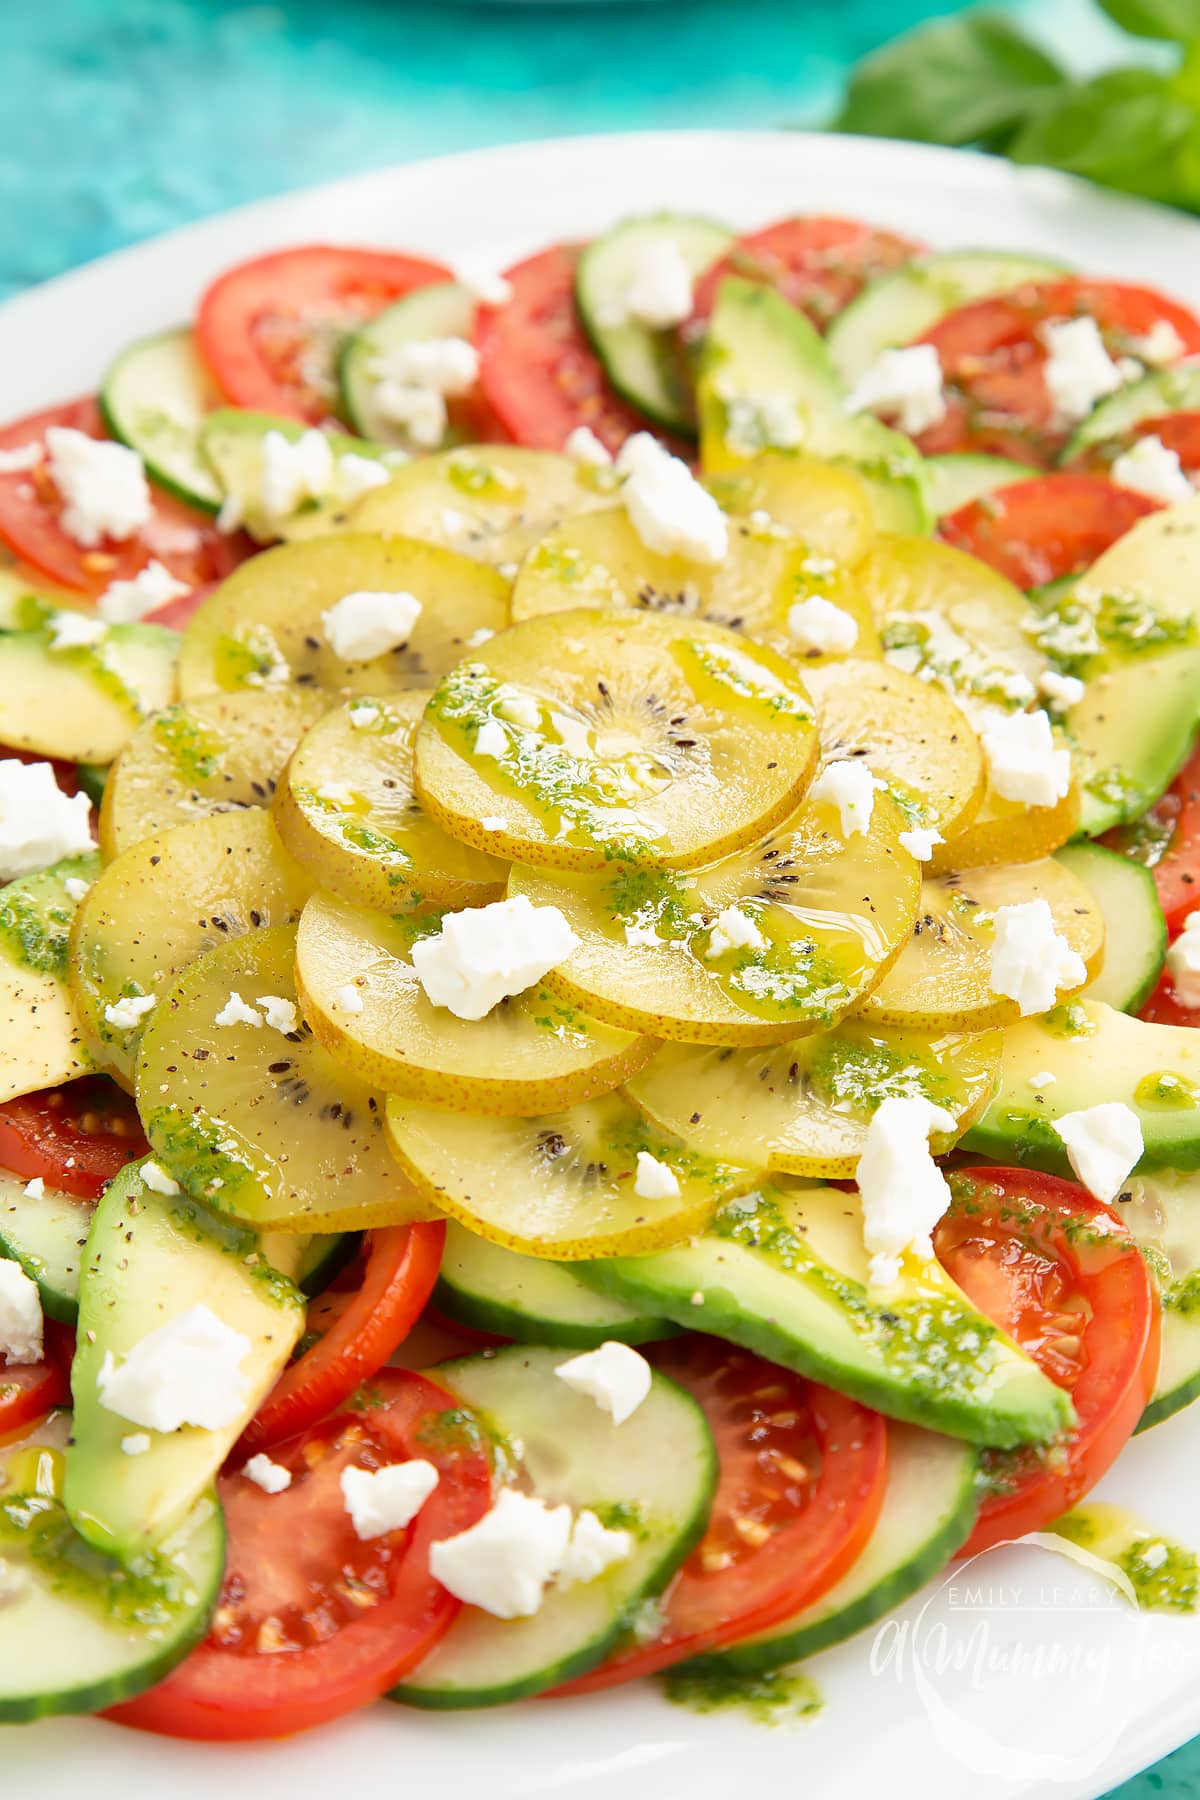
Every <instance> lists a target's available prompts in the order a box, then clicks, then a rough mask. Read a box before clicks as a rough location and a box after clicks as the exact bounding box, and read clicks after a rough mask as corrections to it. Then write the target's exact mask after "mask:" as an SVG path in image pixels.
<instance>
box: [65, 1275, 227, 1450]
mask: <svg viewBox="0 0 1200 1800" xmlns="http://www.w3.org/2000/svg"><path fill="white" fill-rule="evenodd" d="M250 1347H251V1346H250V1339H249V1338H248V1337H244V1336H243V1335H242V1333H241V1332H240V1331H234V1330H232V1328H231V1327H230V1326H228V1325H226V1324H225V1323H224V1322H223V1321H222V1320H221V1319H218V1317H217V1315H216V1314H215V1313H214V1312H213V1311H212V1310H211V1308H209V1307H207V1306H202V1305H201V1306H190V1307H188V1309H187V1311H186V1312H182V1313H179V1314H178V1315H177V1316H176V1317H175V1318H173V1319H168V1320H167V1322H166V1323H165V1324H164V1325H159V1326H157V1327H156V1329H155V1330H154V1331H150V1332H147V1334H146V1336H145V1337H143V1338H139V1339H138V1341H137V1343H135V1344H134V1345H133V1346H132V1348H131V1349H130V1350H129V1351H128V1352H127V1354H126V1355H125V1356H124V1357H123V1358H122V1359H121V1362H120V1363H119V1364H118V1363H117V1362H116V1360H115V1358H114V1357H113V1354H112V1351H111V1350H109V1351H107V1352H106V1353H105V1357H104V1361H103V1363H102V1364H101V1367H100V1373H99V1375H98V1377H97V1387H98V1389H99V1394H100V1404H101V1406H103V1407H105V1408H106V1409H107V1411H109V1412H111V1413H116V1414H117V1416H118V1417H119V1418H122V1419H128V1420H129V1421H130V1423H131V1424H134V1425H144V1426H145V1427H146V1428H147V1429H148V1430H150V1431H178V1430H179V1428H180V1427H181V1426H183V1425H196V1426H199V1427H200V1428H201V1429H202V1430H204V1431H219V1430H221V1429H222V1427H224V1426H226V1425H233V1424H236V1422H237V1420H238V1418H239V1417H240V1415H241V1412H242V1409H243V1405H244V1401H245V1396H246V1392H247V1387H248V1379H247V1377H246V1376H245V1375H244V1374H243V1373H242V1363H243V1362H244V1361H245V1359H246V1357H247V1356H249V1354H250Z"/></svg>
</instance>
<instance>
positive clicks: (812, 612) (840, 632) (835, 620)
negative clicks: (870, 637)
mask: <svg viewBox="0 0 1200 1800" xmlns="http://www.w3.org/2000/svg"><path fill="white" fill-rule="evenodd" d="M787 626H788V634H789V636H790V637H791V640H792V642H793V643H794V644H795V646H796V648H797V649H798V650H816V651H819V652H820V654H821V655H822V656H828V655H834V654H838V653H841V652H844V651H846V650H853V648H854V646H855V644H856V643H857V642H858V620H857V619H856V618H854V617H853V615H852V614H851V613H848V612H847V611H846V609H845V607H844V606H835V605H834V603H833V601H832V600H826V599H824V598H823V597H822V596H821V595H820V594H810V595H809V597H808V599H807V600H797V601H795V602H794V603H793V604H792V605H791V606H789V607H788V615H787Z"/></svg>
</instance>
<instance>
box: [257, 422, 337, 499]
mask: <svg viewBox="0 0 1200 1800" xmlns="http://www.w3.org/2000/svg"><path fill="white" fill-rule="evenodd" d="M334 476H335V469H334V461H333V450H332V448H331V446H330V443H329V439H328V438H327V437H326V436H325V433H324V432H323V431H318V430H317V429H316V427H315V426H313V427H310V428H309V430H308V431H302V432H301V434H300V436H299V437H298V438H288V437H285V436H284V434H283V432H282V431H268V432H267V434H266V436H265V437H264V438H263V442H262V476H261V479H260V481H259V496H260V498H261V500H262V505H263V511H264V512H265V513H266V515H267V517H268V519H270V520H271V521H273V522H275V523H278V522H279V521H280V520H281V519H286V518H289V517H290V516H291V514H292V513H294V512H295V511H296V508H297V507H298V506H301V505H302V504H303V502H304V501H305V500H324V499H326V498H327V496H328V495H329V494H330V493H331V492H332V489H333V483H334Z"/></svg>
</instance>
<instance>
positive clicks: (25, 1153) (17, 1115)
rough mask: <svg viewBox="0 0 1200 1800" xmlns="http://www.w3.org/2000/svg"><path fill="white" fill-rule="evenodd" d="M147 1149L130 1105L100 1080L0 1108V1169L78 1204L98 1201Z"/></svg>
mask: <svg viewBox="0 0 1200 1800" xmlns="http://www.w3.org/2000/svg"><path fill="white" fill-rule="evenodd" d="M149 1148H150V1146H149V1145H148V1144H147V1142H146V1139H145V1137H144V1136H143V1134H142V1128H141V1124H140V1122H139V1120H138V1116H137V1112H136V1110H135V1108H134V1104H133V1101H132V1100H131V1099H130V1098H129V1097H128V1095H126V1094H124V1093H123V1092H122V1091H121V1089H120V1088H118V1087H117V1086H116V1084H115V1083H114V1082H111V1081H109V1079H108V1077H107V1076H105V1075H84V1076H82V1077H81V1078H80V1079H79V1080H78V1081H70V1082H67V1083H66V1084H65V1085H64V1086H63V1087H58V1088H45V1089H43V1090H42V1092H40V1093H37V1094H22V1095H21V1096H20V1098H19V1099H16V1100H6V1101H5V1102H4V1104H3V1105H2V1106H0V1169H7V1170H8V1171H9V1172H10V1173H11V1174H13V1175H21V1176H24V1177H25V1178H26V1179H27V1180H30V1179H32V1178H33V1177H34V1176H38V1175H40V1176H41V1177H42V1179H43V1180H45V1181H48V1182H49V1183H50V1185H51V1186H52V1187H56V1188H58V1189H60V1190H61V1192H62V1193H64V1194H74V1195H75V1197H76V1198H77V1199H79V1200H98V1199H99V1198H100V1196H101V1194H102V1193H103V1192H104V1189H105V1187H106V1186H107V1185H108V1183H109V1182H110V1181H111V1180H112V1179H113V1177H114V1176H115V1175H119V1174H120V1172H121V1170H122V1169H123V1168H124V1167H125V1164H126V1163H128V1162H133V1161H134V1160H135V1159H136V1158H137V1157H139V1156H145V1155H146V1154H147V1153H148V1151H149Z"/></svg>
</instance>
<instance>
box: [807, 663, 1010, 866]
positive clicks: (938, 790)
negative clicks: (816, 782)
mask: <svg viewBox="0 0 1200 1800" xmlns="http://www.w3.org/2000/svg"><path fill="white" fill-rule="evenodd" d="M804 685H805V687H807V689H808V691H809V693H810V694H811V695H812V697H813V704H814V705H815V707H816V709H817V723H818V728H819V730H820V734H821V750H822V753H823V754H824V755H825V756H826V757H830V758H836V757H847V756H861V757H863V758H864V759H865V761H866V762H867V765H868V766H869V767H870V768H871V769H872V770H873V772H874V773H875V774H876V775H878V776H879V777H880V779H881V780H883V781H886V782H887V783H888V785H889V787H890V788H891V790H892V793H893V795H895V797H896V798H897V799H899V801H900V803H901V805H902V806H903V807H904V808H905V810H906V812H907V813H908V814H909V816H910V822H911V823H912V824H914V825H923V826H930V827H932V828H933V829H934V830H936V831H940V832H942V833H943V835H945V834H946V833H948V832H951V831H956V830H958V829H960V828H961V827H962V826H963V825H964V824H965V823H966V822H967V821H968V820H970V819H971V818H973V817H974V815H975V813H976V812H977V811H978V809H979V806H980V804H981V802H982V800H983V795H984V788H985V773H984V760H983V750H982V748H981V747H980V743H979V739H978V738H977V737H976V735H975V733H974V731H973V730H972V728H971V726H970V724H969V723H968V722H967V719H966V717H965V715H964V714H963V713H962V712H961V711H960V709H959V708H958V707H957V706H956V705H955V704H954V702H953V700H951V699H950V698H949V696H948V695H947V694H945V693H943V691H942V690H941V689H940V688H938V687H935V686H933V685H931V684H930V683H929V682H927V681H920V680H918V678H917V677H916V676H915V675H906V674H904V673H903V672H902V671H901V670H899V669H893V668H890V667H889V666H888V664H887V663H878V662H870V661H862V660H859V659H856V658H848V659H847V660H846V661H844V662H839V663H827V664H826V665H825V666H824V667H822V668H815V669H806V670H805V672H804Z"/></svg>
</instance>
